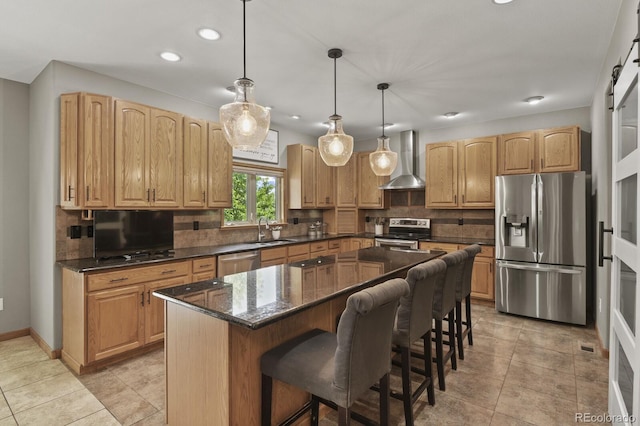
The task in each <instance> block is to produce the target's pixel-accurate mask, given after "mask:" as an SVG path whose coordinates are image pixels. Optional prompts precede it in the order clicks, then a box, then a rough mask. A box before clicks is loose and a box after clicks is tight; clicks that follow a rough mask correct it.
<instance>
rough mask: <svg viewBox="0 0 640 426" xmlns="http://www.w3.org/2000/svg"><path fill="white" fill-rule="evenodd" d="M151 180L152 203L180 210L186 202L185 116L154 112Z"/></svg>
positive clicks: (156, 110) (150, 154)
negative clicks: (183, 172)
mask: <svg viewBox="0 0 640 426" xmlns="http://www.w3.org/2000/svg"><path fill="white" fill-rule="evenodd" d="M150 125H151V133H150V136H151V137H150V139H149V140H150V146H149V159H150V161H149V178H150V187H151V204H153V205H154V206H157V207H179V206H180V205H181V203H182V185H183V184H182V115H180V114H177V113H174V112H170V111H163V110H160V109H155V108H152V109H151V121H150Z"/></svg>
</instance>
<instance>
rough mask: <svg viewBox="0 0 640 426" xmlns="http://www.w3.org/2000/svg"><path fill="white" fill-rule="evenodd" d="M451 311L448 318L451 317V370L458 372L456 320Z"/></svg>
mask: <svg viewBox="0 0 640 426" xmlns="http://www.w3.org/2000/svg"><path fill="white" fill-rule="evenodd" d="M454 310H455V308H454V309H451V311H449V313H448V314H447V316H448V317H449V350H450V351H451V369H452V370H457V369H458V363H457V361H456V336H455V324H454V322H455V319H454V318H453V311H454Z"/></svg>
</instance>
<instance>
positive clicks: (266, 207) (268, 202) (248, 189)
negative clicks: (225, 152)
mask: <svg viewBox="0 0 640 426" xmlns="http://www.w3.org/2000/svg"><path fill="white" fill-rule="evenodd" d="M276 182H277V178H276V177H274V176H265V175H256V174H252V173H238V172H234V173H233V197H232V207H231V208H227V209H224V220H225V222H235V223H242V222H245V223H246V222H251V221H252V220H254V221H255V220H257V219H258V218H260V217H265V218H266V219H268V220H277V219H278V218H277V217H276V216H277V187H276V186H277V183H276Z"/></svg>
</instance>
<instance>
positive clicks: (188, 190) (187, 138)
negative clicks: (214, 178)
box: [182, 117, 208, 209]
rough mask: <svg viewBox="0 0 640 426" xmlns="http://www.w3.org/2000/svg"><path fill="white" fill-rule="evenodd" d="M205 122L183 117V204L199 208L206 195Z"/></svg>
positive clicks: (203, 205)
mask: <svg viewBox="0 0 640 426" xmlns="http://www.w3.org/2000/svg"><path fill="white" fill-rule="evenodd" d="M207 135H208V132H207V122H206V121H205V120H198V119H195V118H189V117H185V118H184V133H183V145H182V146H183V165H184V167H183V170H184V178H183V184H184V187H183V189H182V195H183V206H184V207H185V208H192V209H201V208H204V207H205V206H206V202H207V200H206V196H207Z"/></svg>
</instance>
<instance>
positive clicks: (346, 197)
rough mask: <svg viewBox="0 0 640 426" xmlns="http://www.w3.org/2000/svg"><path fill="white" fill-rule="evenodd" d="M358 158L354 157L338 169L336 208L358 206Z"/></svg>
mask: <svg viewBox="0 0 640 426" xmlns="http://www.w3.org/2000/svg"><path fill="white" fill-rule="evenodd" d="M357 191H358V156H357V155H352V156H351V158H349V161H347V164H345V165H344V166H342V167H336V207H338V208H340V207H351V208H356V207H357V206H358V198H357V196H358V192H357Z"/></svg>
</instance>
